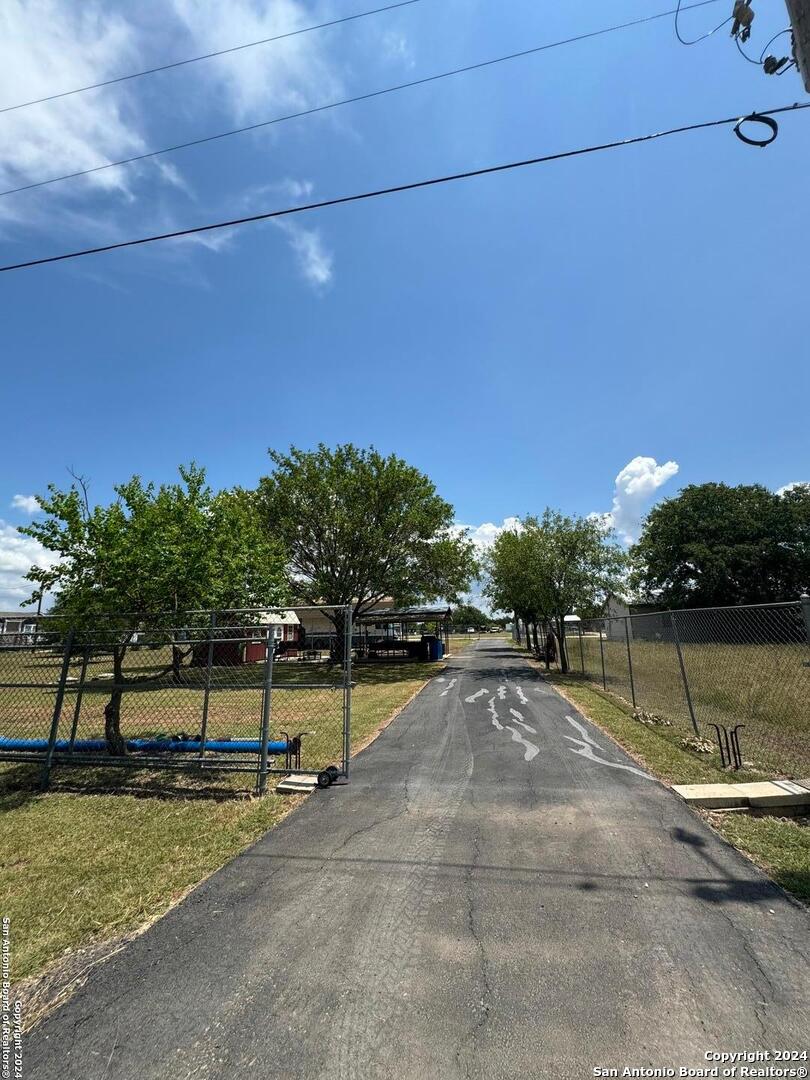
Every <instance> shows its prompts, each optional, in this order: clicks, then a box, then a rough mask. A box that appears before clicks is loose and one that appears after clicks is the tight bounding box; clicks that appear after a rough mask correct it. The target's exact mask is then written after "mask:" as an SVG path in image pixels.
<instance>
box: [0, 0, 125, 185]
mask: <svg viewBox="0 0 810 1080" xmlns="http://www.w3.org/2000/svg"><path fill="white" fill-rule="evenodd" d="M137 56H138V50H137V47H136V34H135V31H134V29H133V27H132V26H131V25H130V24H129V23H128V22H127V21H126V20H125V19H124V18H122V17H121V16H120V15H117V14H115V13H114V12H111V11H109V9H108V8H107V7H106V6H105V5H104V4H100V3H92V2H89V3H83V4H81V5H78V4H77V5H72V4H67V3H60V2H58V0H27V2H25V3H24V2H23V0H6V2H5V3H4V4H3V5H2V6H0V100H2V101H3V103H4V104H9V105H11V104H17V103H21V102H25V101H30V100H34V99H36V98H39V97H44V96H46V95H48V94H51V93H54V92H59V91H61V90H68V89H71V88H73V87H77V86H85V85H87V84H89V83H95V82H99V81H101V80H103V79H105V78H109V77H111V76H115V75H118V74H119V73H120V72H121V71H122V70H126V68H127V67H128V66H131V65H132V64H134V63H136V60H137ZM143 149H144V141H143V138H142V135H141V133H140V131H139V130H138V126H137V122H136V121H135V120H134V119H133V118H132V117H131V116H129V115H127V110H125V109H124V107H123V106H122V96H121V95H120V94H118V93H116V92H115V91H111V90H110V89H109V88H108V89H107V90H105V91H104V92H92V91H91V92H90V93H87V94H76V95H74V96H72V97H66V98H61V99H58V100H56V101H48V102H43V103H42V104H39V105H32V106H30V107H29V108H25V109H19V110H16V111H13V112H7V113H4V115H3V123H2V125H0V184H1V185H2V187H3V188H11V187H18V186H20V185H21V184H24V183H26V182H30V181H36V180H40V179H45V178H48V177H50V176H55V175H57V174H60V173H67V172H77V171H79V170H81V169H87V168H92V167H94V166H96V165H99V164H103V163H104V162H105V161H109V160H112V159H115V158H119V157H125V156H128V155H131V154H137V153H139V152H141V151H142V150H143ZM131 177H132V171H131V170H126V169H107V170H105V171H104V172H100V173H94V174H92V175H91V176H89V177H86V178H85V179H84V181H78V180H76V181H67V182H66V183H67V184H69V185H75V184H80V183H84V184H90V185H92V186H93V187H95V188H96V189H99V188H102V189H106V190H118V191H119V192H124V193H126V192H128V191H129V184H130V180H131ZM74 190H75V188H74ZM9 198H12V196H9Z"/></svg>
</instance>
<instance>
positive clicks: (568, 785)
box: [25, 641, 810, 1080]
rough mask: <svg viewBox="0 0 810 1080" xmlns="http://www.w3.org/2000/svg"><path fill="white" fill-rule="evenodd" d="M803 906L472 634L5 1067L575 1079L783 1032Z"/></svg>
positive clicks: (801, 1016)
mask: <svg viewBox="0 0 810 1080" xmlns="http://www.w3.org/2000/svg"><path fill="white" fill-rule="evenodd" d="M808 929H810V918H809V917H808V914H807V912H806V911H805V910H804V909H801V908H800V907H799V906H798V905H796V904H794V903H792V902H791V901H790V900H788V899H787V898H786V897H785V896H784V894H783V893H781V892H780V891H779V890H778V889H777V888H776V887H775V886H773V885H771V884H770V883H769V882H768V881H767V880H766V878H765V877H764V876H763V875H762V874H760V873H759V871H758V870H757V869H756V868H755V867H753V866H751V865H750V864H749V863H748V862H747V861H746V860H745V859H744V858H743V857H742V856H740V855H739V854H737V853H736V852H735V851H733V850H732V849H731V848H730V847H728V846H727V845H726V844H725V843H724V841H722V840H721V839H720V838H719V837H717V836H716V835H715V834H714V833H713V832H712V831H711V830H710V829H708V828H707V827H706V826H704V825H703V824H702V823H701V822H700V821H699V820H698V819H697V818H696V817H695V816H694V815H692V814H691V812H690V811H689V810H688V809H687V808H686V807H685V806H684V805H683V804H682V803H681V801H680V800H679V799H678V798H677V797H676V796H675V795H673V794H672V793H671V792H670V791H668V790H667V789H666V788H664V787H663V786H662V785H661V784H659V783H658V782H657V781H655V780H653V779H651V778H650V777H648V776H646V775H645V774H644V772H643V770H641V769H639V768H638V766H636V764H635V763H634V762H633V761H631V760H630V759H629V758H628V757H627V756H626V755H625V754H624V753H623V752H622V751H621V750H619V748H618V747H617V746H616V745H615V744H614V743H612V742H611V740H610V739H608V738H607V737H606V736H605V735H603V734H602V733H601V732H599V731H598V730H597V729H595V728H594V727H593V726H592V725H590V724H589V723H587V721H585V720H584V719H583V718H582V717H581V716H579V715H578V714H577V713H576V711H575V710H574V709H572V707H571V706H570V705H569V704H568V703H567V702H566V701H565V700H563V699H562V698H561V697H560V696H559V695H557V694H556V693H555V692H554V691H553V690H552V689H551V688H550V687H549V686H547V685H546V684H545V683H544V682H543V681H542V679H541V678H540V677H539V676H538V675H537V673H536V672H534V671H533V670H532V669H531V668H530V667H529V666H528V664H527V663H526V662H525V660H523V659H522V658H521V657H520V656H519V655H518V654H515V653H514V652H512V651H511V650H510V649H509V648H508V647H507V646H506V645H505V644H504V643H503V642H500V643H499V642H497V641H492V642H489V641H487V642H483V643H481V644H480V645H479V646H476V647H475V648H473V649H471V650H470V651H469V653H468V654H466V655H464V656H462V657H460V658H458V659H457V660H455V661H452V662H451V663H450V666H449V667H448V668H447V669H446V670H445V671H444V672H443V674H442V677H441V679H434V680H433V681H432V682H431V683H430V684H429V685H428V686H427V687H426V689H425V690H424V691H423V692H422V693H421V694H420V695H419V696H418V697H417V698H416V699H415V700H414V701H413V702H412V703H411V705H410V706H408V708H407V709H406V710H405V711H404V712H403V713H402V714H401V715H400V717H399V718H398V719H397V720H396V721H395V722H394V723H393V724H392V725H391V726H390V727H389V728H388V729H387V730H386V731H385V732H384V733H383V735H382V736H381V737H380V738H379V739H378V740H377V741H376V742H375V743H374V744H373V745H372V746H371V747H369V748H368V749H367V750H366V751H364V752H363V753H362V754H361V755H360V756H359V757H358V758H357V759H356V761H355V763H354V769H353V775H352V779H351V783H350V784H347V785H342V786H336V787H333V788H331V789H330V790H329V791H326V792H316V793H315V794H314V795H313V796H312V797H311V798H310V799H309V800H308V801H307V803H306V804H305V805H304V806H303V807H302V808H301V809H300V810H298V811H297V812H295V813H294V814H292V815H291V816H290V817H289V818H288V819H287V820H286V821H284V822H283V823H282V824H281V825H280V826H279V827H278V828H277V829H275V830H273V831H271V832H270V833H268V834H267V835H266V836H265V837H264V838H263V839H262V840H261V841H259V843H257V844H256V845H255V846H254V847H252V848H251V849H250V850H248V851H247V852H245V853H244V854H243V855H242V856H240V857H239V858H237V859H236V860H234V862H232V863H231V864H229V865H228V866H227V867H225V868H224V869H223V870H222V871H220V872H219V873H217V874H215V875H214V876H213V877H212V878H211V879H209V880H208V881H207V882H206V883H205V884H204V885H202V886H201V887H200V888H199V889H197V890H196V891H195V892H194V893H193V894H192V895H191V896H190V897H189V898H188V899H187V900H186V901H185V902H184V903H183V904H182V905H180V906H179V907H178V908H177V909H175V910H174V911H172V912H171V913H170V914H169V915H168V916H167V917H166V918H164V919H163V920H161V921H160V922H159V923H157V924H156V925H155V926H154V927H152V928H151V929H150V930H149V931H148V932H147V933H146V934H144V935H143V936H142V937H140V938H138V939H137V940H136V941H134V942H133V943H132V944H131V945H130V946H129V947H127V948H126V949H125V950H124V951H123V952H121V953H119V954H118V955H117V956H116V957H114V958H113V959H112V960H111V961H110V962H109V963H107V964H105V965H104V966H103V967H101V968H99V969H98V970H97V971H96V972H95V973H94V975H93V977H92V978H91V979H90V981H89V982H88V983H87V985H86V986H85V987H84V988H83V989H82V990H80V991H79V992H78V993H77V994H76V995H75V997H74V998H73V999H72V1000H71V1001H70V1002H69V1003H68V1004H67V1005H66V1006H64V1007H63V1008H62V1009H61V1010H60V1011H58V1012H57V1013H55V1014H54V1015H52V1016H51V1017H50V1018H49V1019H48V1020H47V1021H46V1022H45V1023H43V1024H42V1025H41V1026H40V1027H39V1028H38V1029H37V1030H36V1031H35V1032H33V1033H32V1035H31V1036H30V1037H29V1039H28V1041H27V1045H26V1048H25V1060H26V1071H25V1077H26V1080H28V1078H32V1080H33V1078H34V1077H36V1078H37V1080H57V1078H59V1080H68V1078H75V1080H102V1078H104V1080H110V1078H115V1080H130V1078H132V1080H135V1078H140V1080H153V1078H154V1080H158V1078H159V1080H179V1078H181V1077H182V1078H191V1077H194V1078H198V1077H199V1078H202V1077H211V1078H214V1077H216V1078H220V1077H221V1078H225V1077H227V1078H229V1080H230V1078H233V1077H240V1078H248V1077H254V1076H255V1077H262V1078H265V1077H283V1078H312V1077H340V1078H349V1077H356V1078H361V1077H362V1078H365V1077H394V1076H396V1077H401V1078H404V1080H411V1078H412V1080H432V1078H434V1077H435V1078H442V1080H452V1078H455V1077H480V1078H487V1080H490V1078H501V1077H502V1078H512V1077H518V1076H528V1077H566V1078H578V1077H590V1076H593V1075H594V1069H595V1068H596V1067H603V1068H606V1067H613V1068H619V1070H620V1073H621V1068H622V1067H623V1066H625V1065H628V1066H631V1067H632V1066H652V1067H670V1068H674V1069H675V1070H676V1074H677V1069H678V1068H679V1067H680V1066H703V1067H706V1066H707V1065H710V1064H712V1062H707V1060H706V1058H705V1055H706V1054H707V1053H712V1052H726V1053H734V1052H741V1051H756V1050H765V1049H769V1050H770V1049H779V1050H799V1051H800V1050H803V1049H807V1041H808V1040H807V1031H808V1018H809V1017H810V982H809V979H808V971H809V970H810V967H808ZM803 1064H805V1065H806V1062H805V1063H803Z"/></svg>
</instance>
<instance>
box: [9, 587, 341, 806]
mask: <svg viewBox="0 0 810 1080" xmlns="http://www.w3.org/2000/svg"><path fill="white" fill-rule="evenodd" d="M125 621H126V620H124V619H123V617H121V616H117V617H114V618H113V617H110V619H109V620H95V621H93V622H92V623H86V624H85V625H81V626H71V625H67V624H66V620H65V619H64V618H61V619H58V618H53V619H49V618H48V617H41V618H40V619H39V621H38V626H37V631H36V633H34V634H33V635H29V636H28V639H27V640H26V641H25V642H22V643H20V642H19V641H15V642H13V643H12V642H11V641H7V642H6V641H4V639H3V635H0V761H10V762H18V763H22V762H28V763H35V764H39V765H40V766H41V770H42V783H43V786H46V785H47V783H48V779H49V776H50V772H51V770H52V769H53V768H54V767H56V766H63V765H66V766H92V767H96V768H98V767H110V766H113V767H118V768H129V769H132V768H144V769H150V770H154V771H161V770H167V771H168V770H185V771H205V770H212V771H214V770H216V771H226V772H248V773H255V775H256V787H257V790H258V791H259V792H264V791H266V789H267V780H268V776H269V775H271V774H275V773H284V774H291V773H292V774H299V773H312V774H314V775H316V776H317V777H318V783H319V784H320V785H321V786H327V785H328V784H329V783H331V782H333V781H334V780H335V779H337V778H339V777H341V776H343V777H348V773H349V754H350V731H351V697H352V681H351V664H352V616H351V608H348V607H325V606H324V607H318V608H314V607H293V608H261V609H257V608H253V609H240V610H232V611H224V612H203V611H197V612H188V613H186V615H185V616H184V618H183V620H182V621H183V622H184V623H185V625H183V626H178V625H168V622H171V621H174V620H173V619H171V618H167V617H165V616H164V617H163V618H161V619H159V620H158V619H155V620H146V619H140V620H137V621H136V620H130V623H129V625H128V626H124V627H122V625H121V624H122V622H125Z"/></svg>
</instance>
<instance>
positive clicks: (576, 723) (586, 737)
mask: <svg viewBox="0 0 810 1080" xmlns="http://www.w3.org/2000/svg"><path fill="white" fill-rule="evenodd" d="M565 719H566V720H567V721H568V723H569V724H572V725H573V726H574V727H575V728H576V729H577V731H578V732H579V733H580V735H581V736H582V740H583V742H586V743H588V745H589V746H594V747H596V749H597V750H600V751H601V752H602V753H603V754H604V753H605V751H604V749H603V748H602V747H601V746H600V745H599V743H595V742H594V741H593V739H592V738H591V737H590V735H589V734H588V732H587V730H586V728H585V727H583V725H582V724H580V722H579V720H575V719H574V717H573V716H567V715H566V717H565ZM566 738H567V739H570V738H571V736H570V735H566ZM575 741H578V740H575Z"/></svg>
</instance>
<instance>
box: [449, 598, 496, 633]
mask: <svg viewBox="0 0 810 1080" xmlns="http://www.w3.org/2000/svg"><path fill="white" fill-rule="evenodd" d="M493 622H494V620H493V619H491V618H490V617H489V615H487V614H486V613H485V612H483V611H482V610H481V609H480V608H478V607H476V606H475V604H456V606H455V607H454V608H453V625H454V626H456V627H460V626H463V627H465V628H466V627H468V626H473V627H475V629H476V630H477V629H479V627H480V628H482V629H486V628H487V627H489V626H492V624H493Z"/></svg>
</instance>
